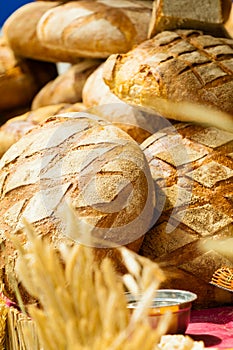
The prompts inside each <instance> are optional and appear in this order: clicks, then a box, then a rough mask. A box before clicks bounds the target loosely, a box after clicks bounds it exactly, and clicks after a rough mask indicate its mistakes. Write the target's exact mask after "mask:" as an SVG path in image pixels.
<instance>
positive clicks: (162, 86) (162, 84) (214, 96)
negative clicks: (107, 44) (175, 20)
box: [103, 29, 233, 127]
mask: <svg viewBox="0 0 233 350" xmlns="http://www.w3.org/2000/svg"><path fill="white" fill-rule="evenodd" d="M232 63H233V40H232V39H226V38H215V37H213V36H210V35H203V33H202V32H201V31H195V30H182V29H180V30H175V31H165V32H162V33H160V34H157V35H156V36H155V37H153V38H152V39H150V40H146V41H144V42H143V43H141V44H140V45H138V46H137V47H135V48H134V49H133V50H131V51H129V52H128V53H126V54H119V55H111V56H110V57H109V58H108V59H107V61H106V62H105V64H104V73H103V77H104V80H105V83H106V84H107V85H108V86H109V87H110V90H111V91H112V92H113V93H114V94H115V95H116V96H118V98H120V99H121V100H123V101H125V102H127V103H131V104H133V105H137V106H139V107H145V108H148V109H150V110H151V111H154V112H156V113H161V114H162V115H163V116H164V117H168V118H171V119H177V120H179V113H180V111H181V112H182V104H185V103H188V104H190V103H195V104H197V105H199V106H207V107H209V108H211V110H213V111H216V110H217V111H223V112H226V113H227V114H228V115H230V117H229V119H230V120H231V127H232V115H233V65H232ZM167 101H169V102H173V103H174V107H173V110H172V111H170V110H169V109H168V110H167V106H166V102H167ZM176 105H177V109H178V111H177V110H176ZM196 118H198V115H197V116H196ZM183 120H184V121H194V122H195V121H196V119H195V117H194V118H193V119H192V116H191V115H190V116H189V115H188V113H186V116H184V119H183ZM197 121H198V120H197ZM206 122H214V118H213V119H212V120H208V119H207V120H204V119H203V123H206ZM219 124H221V123H219Z"/></svg>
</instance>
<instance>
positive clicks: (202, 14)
mask: <svg viewBox="0 0 233 350" xmlns="http://www.w3.org/2000/svg"><path fill="white" fill-rule="evenodd" d="M231 4H232V2H231V0H211V1H203V0H172V1H170V0H160V1H154V4H153V12H152V17H151V21H150V26H149V38H151V37H153V36H154V35H156V34H158V33H160V32H162V31H164V30H173V29H178V28H184V29H188V28H189V29H198V30H203V31H204V33H206V34H210V35H213V36H220V37H221V36H226V35H227V31H226V28H225V23H226V21H227V19H228V17H229V14H230V9H231Z"/></svg>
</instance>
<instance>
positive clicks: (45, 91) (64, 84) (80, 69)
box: [31, 59, 102, 109]
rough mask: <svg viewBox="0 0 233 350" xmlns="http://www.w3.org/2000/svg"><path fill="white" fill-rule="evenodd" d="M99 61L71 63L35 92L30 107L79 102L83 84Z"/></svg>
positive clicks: (87, 60) (90, 60) (88, 60)
mask: <svg viewBox="0 0 233 350" xmlns="http://www.w3.org/2000/svg"><path fill="white" fill-rule="evenodd" d="M100 63H102V61H100V60H97V59H82V60H80V62H79V63H77V64H74V65H72V66H71V67H70V68H68V69H67V70H66V71H65V72H63V73H62V74H60V75H59V76H58V77H57V78H56V79H55V80H53V81H50V82H49V83H48V84H46V85H45V86H44V87H43V88H42V89H41V90H40V91H39V92H38V93H37V95H36V96H35V97H34V99H33V101H32V106H31V107H32V109H37V108H40V107H43V106H49V105H53V104H58V103H76V102H81V100H82V90H83V86H84V84H85V82H86V80H87V78H88V76H89V75H90V74H91V73H92V72H93V71H94V70H95V69H96V68H97V67H98V66H99V65H100Z"/></svg>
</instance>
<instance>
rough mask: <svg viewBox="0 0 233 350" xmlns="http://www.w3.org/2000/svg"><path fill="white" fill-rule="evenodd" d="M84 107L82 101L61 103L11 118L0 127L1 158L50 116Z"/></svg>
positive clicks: (80, 109) (77, 110)
mask: <svg viewBox="0 0 233 350" xmlns="http://www.w3.org/2000/svg"><path fill="white" fill-rule="evenodd" d="M84 109H85V106H84V105H83V104H82V103H75V104H65V103H60V104H57V105H51V106H45V107H40V108H38V109H36V110H30V111H28V112H26V113H24V114H22V115H19V116H17V117H13V118H10V119H9V120H8V121H7V122H6V123H5V124H3V125H2V126H1V127H0V158H1V157H2V155H3V154H4V153H5V152H6V151H7V150H8V148H10V146H12V145H13V144H14V143H15V142H17V141H18V140H19V139H20V138H21V137H22V136H23V135H25V134H26V133H27V132H28V131H29V130H32V129H34V128H35V127H36V126H37V125H38V124H39V123H43V122H44V121H45V120H46V119H48V118H49V117H51V116H53V115H56V114H58V113H68V112H81V111H83V110H84Z"/></svg>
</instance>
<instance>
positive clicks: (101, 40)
mask: <svg viewBox="0 0 233 350" xmlns="http://www.w3.org/2000/svg"><path fill="white" fill-rule="evenodd" d="M152 4H153V1H148V0H147V1H144V0H140V1H137V0H118V1H115V0H96V1H87V0H81V1H70V2H68V3H66V4H61V5H60V6H56V7H53V8H51V9H50V10H48V11H46V12H45V13H44V14H43V16H42V17H41V19H40V20H39V22H38V24H37V35H38V39H39V40H40V42H41V44H42V45H43V46H45V47H48V48H49V49H54V50H56V49H57V50H59V51H63V52H64V54H66V55H67V56H69V55H70V56H72V55H75V56H77V55H79V56H80V57H97V58H106V57H108V56H109V55H110V54H112V53H118V52H127V51H128V50H130V49H131V48H132V47H133V46H134V45H135V44H138V43H140V42H142V41H143V40H145V39H146V38H147V33H148V28H149V22H150V18H151V12H152Z"/></svg>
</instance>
